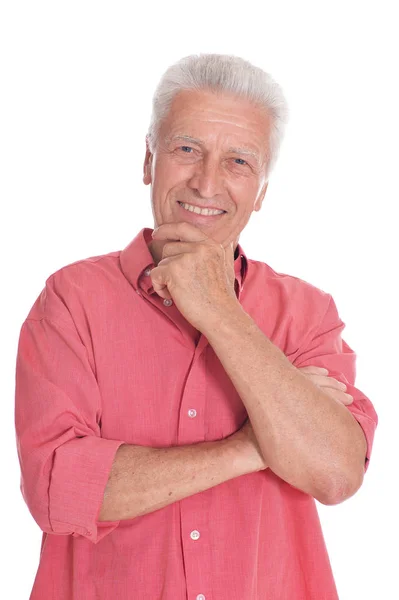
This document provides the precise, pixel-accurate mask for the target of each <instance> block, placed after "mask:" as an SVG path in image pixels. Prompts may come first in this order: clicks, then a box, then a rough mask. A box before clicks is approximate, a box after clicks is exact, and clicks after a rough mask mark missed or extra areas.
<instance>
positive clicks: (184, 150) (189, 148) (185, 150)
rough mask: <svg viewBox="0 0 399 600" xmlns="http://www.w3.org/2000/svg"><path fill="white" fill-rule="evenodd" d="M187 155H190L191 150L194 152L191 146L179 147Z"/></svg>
mask: <svg viewBox="0 0 399 600" xmlns="http://www.w3.org/2000/svg"><path fill="white" fill-rule="evenodd" d="M179 148H181V149H182V150H183V152H185V153H186V154H190V150H192V148H191V146H179Z"/></svg>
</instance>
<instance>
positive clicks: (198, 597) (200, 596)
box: [195, 594, 205, 600]
mask: <svg viewBox="0 0 399 600" xmlns="http://www.w3.org/2000/svg"><path fill="white" fill-rule="evenodd" d="M195 600H205V596H204V594H198V596H197V597H196V599H195Z"/></svg>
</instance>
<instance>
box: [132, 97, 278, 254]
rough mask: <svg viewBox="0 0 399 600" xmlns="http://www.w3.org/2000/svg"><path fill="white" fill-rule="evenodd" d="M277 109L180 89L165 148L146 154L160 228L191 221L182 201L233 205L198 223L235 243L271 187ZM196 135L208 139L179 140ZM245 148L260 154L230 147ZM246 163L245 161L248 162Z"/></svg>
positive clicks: (162, 137) (153, 248)
mask: <svg viewBox="0 0 399 600" xmlns="http://www.w3.org/2000/svg"><path fill="white" fill-rule="evenodd" d="M270 125H271V119H270V116H269V115H268V114H267V113H266V112H265V111H264V110H260V109H259V108H258V107H256V106H254V105H253V104H252V103H250V102H249V101H246V100H242V99H237V98H236V97H233V96H227V95H226V94H223V95H222V94H215V93H212V92H207V91H194V90H184V91H182V92H180V93H179V94H177V96H176V97H175V98H174V100H173V102H172V106H171V109H170V111H169V113H168V115H167V117H166V119H164V121H163V122H162V125H161V128H160V131H159V140H158V144H157V147H156V149H155V151H154V154H152V153H151V152H150V150H149V147H148V141H147V148H146V154H145V160H144V177H143V181H144V183H145V184H146V185H149V184H151V204H152V211H153V216H154V224H155V225H154V227H159V226H160V225H162V224H164V223H173V222H181V221H185V220H187V221H188V222H190V221H189V219H188V216H187V217H186V216H185V211H182V210H181V208H180V207H179V206H178V205H177V200H180V201H185V202H188V203H189V204H195V205H199V206H203V207H211V206H214V207H216V208H220V209H223V210H226V211H227V214H225V215H224V216H223V218H221V219H220V220H218V221H217V222H214V221H211V220H210V221H209V223H201V224H200V225H198V227H199V228H200V229H201V230H202V231H203V232H204V233H206V235H207V236H209V237H211V238H212V239H214V240H215V241H217V242H219V243H222V245H223V246H224V247H226V246H228V245H229V244H230V243H231V242H233V247H234V250H235V248H236V246H237V244H238V240H239V236H240V233H241V231H242V230H243V229H244V227H245V226H246V224H247V223H248V221H249V218H250V216H251V214H252V212H253V211H259V210H260V209H261V206H262V202H263V199H264V196H265V193H266V190H267V186H268V182H267V180H266V177H265V173H266V166H267V156H268V155H267V149H268V137H269V131H270ZM174 136H190V137H191V138H195V139H199V140H202V142H203V143H201V144H199V143H197V144H195V143H193V142H191V141H190V142H189V141H186V140H184V139H179V140H176V141H171V138H173V137H174ZM231 148H245V149H249V150H251V151H253V152H254V153H255V154H256V157H254V156H252V155H247V154H243V153H237V152H230V151H229V150H230V149H231ZM243 163H245V164H243ZM163 246H164V242H163V241H153V242H152V243H150V245H149V249H150V252H151V253H152V255H153V258H154V263H155V264H158V262H159V260H160V259H161V257H162V249H163Z"/></svg>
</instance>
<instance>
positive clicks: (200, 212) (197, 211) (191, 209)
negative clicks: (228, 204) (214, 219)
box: [179, 202, 224, 215]
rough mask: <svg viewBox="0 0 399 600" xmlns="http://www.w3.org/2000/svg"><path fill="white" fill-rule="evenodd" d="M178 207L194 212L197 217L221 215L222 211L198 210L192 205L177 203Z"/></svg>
mask: <svg viewBox="0 0 399 600" xmlns="http://www.w3.org/2000/svg"><path fill="white" fill-rule="evenodd" d="M179 204H180V206H182V207H183V208H185V209H186V210H189V211H190V212H195V213H196V214H197V215H221V214H222V213H223V212H224V211H223V210H215V209H213V210H211V209H210V208H199V207H198V206H193V205H192V204H186V203H184V202H179Z"/></svg>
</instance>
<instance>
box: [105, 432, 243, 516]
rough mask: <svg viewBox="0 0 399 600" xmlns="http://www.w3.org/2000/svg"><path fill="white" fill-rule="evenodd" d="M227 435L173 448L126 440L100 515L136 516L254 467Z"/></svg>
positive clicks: (114, 468)
mask: <svg viewBox="0 0 399 600" xmlns="http://www.w3.org/2000/svg"><path fill="white" fill-rule="evenodd" d="M236 448H237V446H236V445H235V444H234V443H232V442H231V441H230V440H228V439H227V438H226V439H224V440H220V441H215V442H200V443H197V444H191V445H188V446H173V447H171V448H149V447H146V446H135V445H131V444H123V445H122V446H120V447H119V448H118V450H117V452H116V455H115V459H114V462H113V465H112V470H111V473H110V476H109V480H108V483H107V486H106V489H105V492H104V500H103V504H102V507H101V511H100V515H99V520H100V521H117V520H123V519H132V518H134V517H137V516H141V515H145V514H147V513H150V512H153V511H155V510H159V509H160V508H163V507H164V506H167V505H168V504H172V502H177V501H178V500H181V499H183V498H186V497H187V496H192V495H193V494H197V493H198V492H202V491H204V490H207V489H209V488H211V487H214V486H216V485H219V484H220V483H223V482H224V481H227V480H228V479H233V478H234V477H238V476H240V475H244V474H246V473H249V472H251V471H250V469H249V465H248V462H245V461H243V460H240V459H239V455H238V454H237V450H236Z"/></svg>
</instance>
